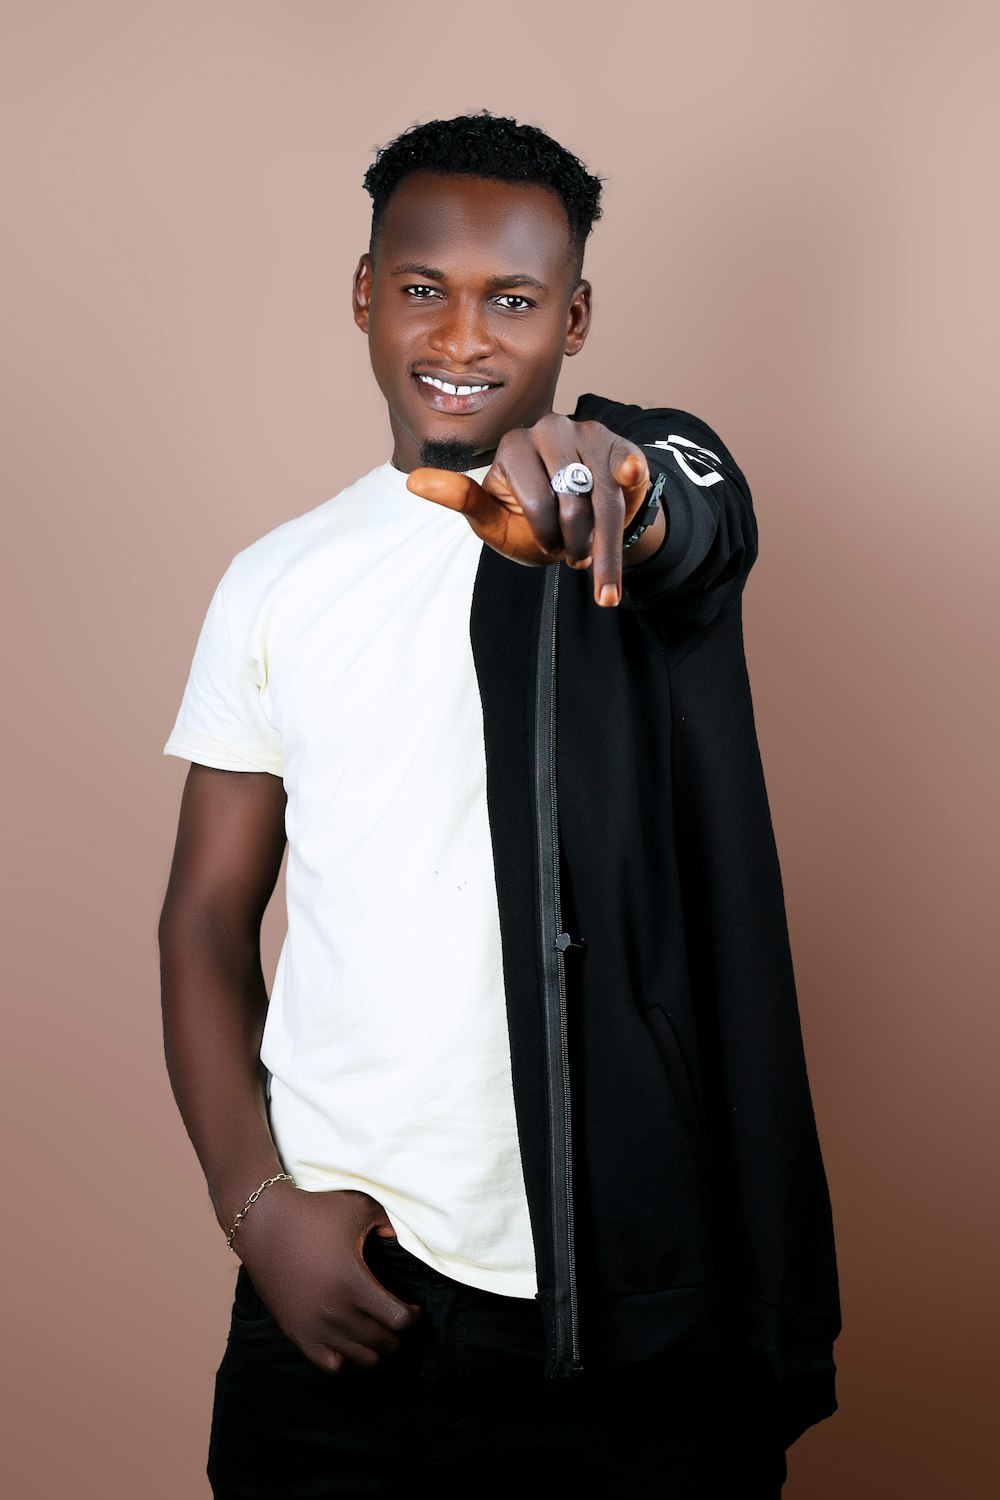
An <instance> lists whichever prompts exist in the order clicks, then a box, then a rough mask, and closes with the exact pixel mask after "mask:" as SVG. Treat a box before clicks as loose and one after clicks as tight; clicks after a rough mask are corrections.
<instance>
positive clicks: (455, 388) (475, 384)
mask: <svg viewBox="0 0 1000 1500" xmlns="http://www.w3.org/2000/svg"><path fill="white" fill-rule="evenodd" d="M414 379H415V380H416V382H417V385H418V387H419V389H420V394H421V395H422V396H423V398H424V400H425V401H426V402H427V405H428V406H430V407H431V408H432V409H433V410H434V411H441V412H447V413H448V415H449V416H453V417H454V416H463V415H465V414H467V413H469V412H476V411H481V410H482V408H483V407H484V406H485V405H486V403H487V402H488V401H489V400H490V399H491V398H492V396H493V394H494V392H496V391H501V390H503V386H502V385H494V384H489V383H488V382H486V381H479V380H476V381H472V380H470V381H463V382H459V381H453V380H444V379H442V378H441V377H440V376H438V375H420V374H418V375H416V376H415V377H414Z"/></svg>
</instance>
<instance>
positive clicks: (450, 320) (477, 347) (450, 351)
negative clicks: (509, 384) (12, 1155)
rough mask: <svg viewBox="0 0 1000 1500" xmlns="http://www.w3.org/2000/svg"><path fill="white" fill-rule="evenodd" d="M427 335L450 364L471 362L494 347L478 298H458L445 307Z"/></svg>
mask: <svg viewBox="0 0 1000 1500" xmlns="http://www.w3.org/2000/svg"><path fill="white" fill-rule="evenodd" d="M443 312H444V315H443V316H442V318H441V320H440V322H439V323H438V324H437V325H436V326H435V328H434V331H433V333H432V334H431V336H430V340H429V342H430V346H431V348H432V349H436V350H437V351H438V353H439V354H442V355H444V356H445V358H446V359H448V360H450V361H451V363H452V364H456V365H465V364H471V362H472V361H473V360H475V359H482V358H483V357H484V356H485V355H487V354H490V353H491V352H492V350H493V338H492V336H491V334H490V330H489V327H488V325H487V323H486V320H485V318H484V317H483V312H482V308H481V307H480V305H479V302H478V300H477V299H474V298H461V299H457V300H455V301H453V302H452V303H451V304H450V305H449V306H448V307H446V308H445V309H444V310H443Z"/></svg>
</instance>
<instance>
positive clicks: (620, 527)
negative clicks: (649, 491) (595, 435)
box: [593, 437, 649, 608]
mask: <svg viewBox="0 0 1000 1500" xmlns="http://www.w3.org/2000/svg"><path fill="white" fill-rule="evenodd" d="M593 468H594V472H595V475H597V476H600V474H601V472H602V470H603V472H605V473H606V474H607V475H608V478H607V479H606V480H604V481H603V482H601V480H600V478H599V477H597V478H595V483H594V549H593V557H594V562H593V571H594V598H595V599H596V601H597V603H598V604H600V605H603V606H604V607H605V608H607V607H610V606H613V605H616V604H617V603H618V602H619V600H620V599H621V596H622V538H623V536H624V533H625V526H626V524H627V522H628V521H629V520H630V519H631V518H632V516H634V515H635V513H636V511H637V510H638V509H639V506H640V505H641V503H642V497H643V496H644V495H645V493H646V487H647V485H648V484H649V465H648V464H647V462H646V457H645V454H644V453H642V451H641V450H640V449H638V448H636V447H635V446H634V444H632V443H630V442H629V441H628V439H627V438H622V437H616V438H615V441H614V442H613V443H612V445H611V449H610V452H609V454H608V456H607V458H606V459H605V462H604V464H603V465H601V466H600V467H598V466H597V465H596V464H595V465H593Z"/></svg>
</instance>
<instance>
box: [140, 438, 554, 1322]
mask: <svg viewBox="0 0 1000 1500" xmlns="http://www.w3.org/2000/svg"><path fill="white" fill-rule="evenodd" d="M475 473H476V475H477V477H479V476H481V474H482V473H485V470H476V471H475ZM481 547H482V544H481V543H480V542H479V541H478V540H477V538H476V537H475V535H474V534H473V532H472V530H471V529H470V527H469V525H468V523H467V522H466V521H465V519H464V518H463V517H462V516H461V515H458V514H456V513H455V512H452V511H448V510H445V509H443V508H442V507H440V506H437V505H433V504H431V503H429V502H428V501H425V500H421V499H420V498H419V497H417V496H415V495H411V494H410V492H409V491H408V490H407V489H406V475H405V474H403V473H402V472H401V471H400V470H398V469H395V468H394V467H393V466H392V465H391V464H389V463H385V464H382V465H381V466H380V467H379V468H377V469H375V470H373V471H372V473H370V474H367V475H365V477H364V478H363V479H360V480H358V482H357V483H356V484H353V485H351V486H350V487H349V488H348V489H346V490H344V491H342V492H341V493H340V494H339V495H336V496H334V498H333V499H332V500H328V501H327V502H326V503H325V504H324V505H320V506H319V507H318V508H317V509H315V510H312V511H310V512H308V514H306V515H304V516H300V517H298V518H297V519H296V520H293V521H289V522H287V523H286V524H285V525H283V526H279V527H278V528H277V529H276V530H275V531H272V532H270V533H269V534H268V535H267V536H265V537H262V538H261V540H260V541H258V542H255V543H254V544H253V546H251V547H248V548H247V549H246V550H245V551H243V552H241V553H239V555H238V556H237V557H235V558H234V559H233V561H232V563H231V564H230V566H229V568H228V569H227V571H226V573H225V575H224V577H223V578H222V581H221V582H220V584H219V586H218V588H217V590H216V592H215V595H214V597H213V599H212V602H211V605H210V606H209V610H208V614H207V616H206V619H205V623H204V625H203V627H202V631H201V635H200V638H199V641H198V646H197V651H196V653H195V657H194V662H193V665H192V667H191V675H190V678H189V680H188V684H187V688H186V691H185V693H184V699H183V702H182V704H181V709H180V713H179V715H178V718H177V722H176V725H175V726H174V730H173V733H172V734H171V736H170V739H169V740H168V741H167V744H166V747H165V752H164V753H165V754H168V755H179V756H182V757H183V758H184V759H186V760H192V761H197V762H199V763H200V764H202V765H207V766H215V767H219V768H221V769H224V770H231V771H267V772H270V773H271V774H273V775H275V776H281V777H282V778H283V780H284V783H285V788H286V791H287V797H288V807H287V814H286V829H287V833H288V871H287V896H288V933H287V937H286V939H285V943H284V946H283V948H282V952H281V957H280V960H279V963H278V969H277V974H276V977H275V982H274V989H273V993H272V996H271V1003H270V1007H269V1010H268V1014H267V1023H266V1026H265V1030H264V1038H263V1043H262V1046H261V1058H262V1060H263V1062H264V1065H265V1066H266V1067H267V1069H268V1070H269V1072H270V1074H271V1079H270V1119H271V1129H272V1133H273V1135H274V1139H275V1142H276V1144H277V1147H278V1151H279V1154H280V1156H281V1159H282V1162H283V1164H284V1167H285V1169H286V1170H287V1171H288V1172H290V1173H291V1174H292V1176H293V1177H294V1178H295V1181H296V1183H297V1184H298V1185H299V1186H300V1187H303V1188H306V1189H311V1190H326V1189H332V1188H357V1189H360V1190H361V1191H363V1192H366V1193H370V1194H371V1196H372V1197H373V1198H375V1199H377V1200H378V1202H380V1203H381V1204H383V1205H384V1207H385V1209H386V1212H387V1214H388V1216H389V1218H390V1220H391V1221H392V1225H393V1228H394V1229H395V1231H396V1233H397V1234H398V1236H399V1240H400V1243H401V1244H402V1245H403V1247H404V1248H405V1249H407V1250H409V1251H411V1252H412V1253H413V1254H414V1255H416V1256H418V1257H419V1258H420V1259H421V1260H423V1261H425V1262H426V1263H427V1264H429V1265H431V1266H434V1267H435V1268H436V1269H438V1270H440V1271H442V1272H443V1273H444V1274H445V1275H447V1276H450V1277H452V1278H454V1279H455V1280H457V1281H460V1282H464V1283H465V1284H467V1285H469V1286H475V1287H481V1288H483V1289H484V1290H486V1291H493V1292H501V1293H503V1294H505V1295H507V1296H518V1297H531V1296H533V1295H534V1293H535V1290H536V1280H535V1262H534V1251H533V1247H532V1240H531V1232H530V1227H529V1222H528V1208H527V1199H526V1196H525V1189H524V1179H523V1174H522V1170H521V1158H520V1152H519V1149H518V1140H517V1130H516V1125H515V1118H514V1100H513V1090H512V1085H511V1065H510V1044H509V1038H508V1031H507V1017H506V1006H505V999H504V987H503V973H502V968H501V955H500V922H499V914H498V910H497V896H496V885H495V878H494V871H493V855H492V847H491V841H490V830H489V822H488V819H487V811H486V761H485V750H484V744H483V721H482V705H481V701H480V696H479V687H478V683H477V680H476V673H475V668H474V664H473V659H472V647H471V643H470V639H469V615H470V609H471V603H472V590H473V585H474V582H475V577H476V570H477V567H478V564H479V558H480V553H481Z"/></svg>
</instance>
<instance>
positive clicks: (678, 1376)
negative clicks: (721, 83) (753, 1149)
mask: <svg viewBox="0 0 1000 1500" xmlns="http://www.w3.org/2000/svg"><path fill="white" fill-rule="evenodd" d="M366 1255H367V1258H368V1260H369V1264H370V1265H371V1268H372V1270H373V1272H374V1273H375V1275H376V1276H377V1277H378V1278H379V1280H380V1281H382V1282H383V1283H384V1285H386V1286H387V1287H389V1289H390V1290H391V1291H394V1292H395V1293H396V1294H397V1295H398V1296H400V1297H401V1298H403V1299H404V1300H405V1301H408V1302H416V1303H418V1304H420V1306H421V1307H422V1308H423V1309H424V1315H423V1317H422V1319H421V1320H420V1323H419V1324H418V1325H416V1326H415V1327H414V1328H413V1329H411V1330H409V1331H408V1333H407V1334H406V1335H405V1337H404V1341H403V1346H402V1347H401V1348H400V1349H399V1350H397V1352H396V1353H395V1354H392V1355H389V1356H387V1357H385V1358H383V1359H382V1360H381V1361H380V1362H379V1364H378V1365H376V1366H374V1367H373V1368H371V1369H362V1368H361V1367H360V1366H358V1365H352V1364H348V1365H345V1366H344V1367H343V1368H342V1369H341V1370H340V1371H339V1372H338V1373H337V1374H335V1375H331V1374H329V1373H327V1372H325V1371H323V1370H320V1369H319V1368H318V1367H317V1366H316V1365H314V1364H312V1362H311V1361H310V1360H308V1359H307V1358H306V1357H305V1355H304V1354H302V1353H301V1352H300V1351H299V1350H298V1349H297V1348H296V1346H295V1345H294V1344H293V1343H292V1342H291V1341H290V1340H289V1339H287V1338H286V1337H285V1335H284V1334H283V1333H282V1331H281V1329H280V1328H279V1327H278V1325H277V1323H276V1322H275V1321H274V1319H273V1318H271V1317H270V1315H269V1314H268V1311H267V1308H266V1307H265V1306H264V1304H263V1302H261V1300H260V1298H259V1297H258V1296H257V1293H256V1292H255V1290H254V1287H253V1283H252V1281H251V1280H250V1277H249V1275H248V1273H247V1271H246V1270H245V1269H244V1268H243V1267H242V1266H241V1267H240V1270H239V1273H238V1275H237V1281H236V1296H235V1300H234V1303H233V1316H232V1325H231V1329H230V1334H229V1341H228V1344H227V1347H226V1352H225V1356H224V1357H223V1360H222V1364H221V1365H220V1367H219V1371H218V1375H217V1377H216V1388H215V1409H214V1412H213V1417H212V1435H211V1441H210V1445H209V1459H208V1476H209V1479H210V1480H211V1483H212V1490H213V1494H214V1495H215V1496H216V1497H217V1500H327V1497H333V1496H342V1495H398V1496H401V1497H402V1496H406V1497H407V1500H409V1497H410V1496H411V1495H412V1493H413V1489H414V1484H415V1482H416V1481H418V1480H425V1481H427V1482H428V1483H429V1484H432V1485H433V1486H434V1488H435V1490H436V1493H437V1495H438V1496H450V1495H455V1496H459V1495H463V1496H464V1495H466V1494H470V1493H471V1494H474V1495H475V1496H476V1500H483V1497H486V1496H499V1495H504V1496H508V1497H511V1496H513V1500H520V1497H519V1496H518V1489H525V1490H534V1489H536V1488H538V1487H539V1486H540V1485H543V1484H551V1485H556V1484H559V1485H572V1486H574V1487H575V1489H576V1492H577V1493H578V1494H580V1495H585V1496H590V1495H593V1496H597V1497H600V1500H617V1497H622V1500H626V1497H630V1496H654V1495H655V1496H657V1497H662V1500H776V1497H778V1496H779V1495H780V1491H781V1486H782V1483H783V1481H784V1478H785V1474H786V1468H785V1455H784V1452H783V1451H782V1450H781V1449H780V1447H779V1446H777V1445H776V1444H774V1443H771V1444H770V1445H767V1444H765V1443H764V1442H763V1440H762V1439H761V1437H760V1434H759V1433H756V1432H753V1431H748V1430H746V1429H745V1425H744V1424H743V1422H742V1420H741V1403H740V1399H739V1396H738V1394H737V1392H736V1389H735V1387H734V1382H733V1381H732V1380H731V1378H730V1372H729V1368H728V1366H727V1362H726V1361H725V1359H724V1358H723V1356H720V1355H718V1354H712V1355H707V1354H702V1355H692V1354H690V1353H689V1354H685V1355H679V1354H672V1355H669V1356H661V1357H660V1358H658V1359H656V1360H652V1361H647V1362H645V1363H643V1364H641V1365H627V1366H626V1365H619V1366H613V1367H603V1368H600V1367H595V1368H593V1369H591V1370H585V1371H584V1372H583V1374H581V1375H580V1376H577V1377H576V1378H574V1379H570V1380H552V1379H549V1378H546V1377H545V1376H543V1374H542V1366H543V1362H544V1361H543V1350H542V1326H541V1313H540V1310H539V1308H538V1305H537V1303H535V1302H534V1301H532V1300H528V1299H525V1298H517V1297H500V1296H497V1295H495V1294H493V1293H490V1292H480V1291H476V1290H474V1289H473V1288H471V1287H466V1286H462V1285H460V1284H459V1283H457V1282H454V1281H451V1280H450V1279H448V1278H447V1277H445V1276H441V1275H440V1274H439V1273H438V1272H436V1271H432V1270H431V1269H430V1268H429V1267H427V1266H425V1265H424V1264H423V1263H422V1262H421V1261H419V1260H417V1259H416V1258H415V1257H414V1256H412V1255H410V1254H408V1253H407V1251H405V1250H403V1249H402V1248H401V1247H400V1246H399V1245H397V1244H396V1243H395V1242H394V1241H385V1240H378V1239H374V1238H373V1239H372V1240H370V1241H369V1246H368V1249H367V1251H366Z"/></svg>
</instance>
